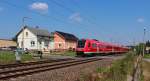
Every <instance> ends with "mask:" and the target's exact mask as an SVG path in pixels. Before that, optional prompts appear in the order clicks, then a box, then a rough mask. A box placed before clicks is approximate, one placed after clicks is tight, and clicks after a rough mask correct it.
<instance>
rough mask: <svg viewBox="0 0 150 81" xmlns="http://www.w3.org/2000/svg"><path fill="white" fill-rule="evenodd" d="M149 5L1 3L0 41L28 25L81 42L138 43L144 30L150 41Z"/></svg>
mask: <svg viewBox="0 0 150 81" xmlns="http://www.w3.org/2000/svg"><path fill="white" fill-rule="evenodd" d="M149 4H150V0H0V39H11V38H12V37H14V36H15V35H16V34H17V32H19V30H20V29H21V28H22V26H23V25H27V26H30V27H36V26H38V27H39V28H41V29H46V30H49V32H53V31H56V30H57V31H62V32H68V33H72V34H74V35H76V36H77V37H78V38H91V39H98V40H101V41H106V42H112V43H116V44H123V45H129V44H134V43H139V42H142V41H143V36H144V33H143V32H144V29H146V35H145V40H149V39H150V5H149ZM24 17H25V18H24ZM23 18H24V23H23Z"/></svg>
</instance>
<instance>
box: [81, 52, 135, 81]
mask: <svg viewBox="0 0 150 81" xmlns="http://www.w3.org/2000/svg"><path fill="white" fill-rule="evenodd" d="M134 61H135V55H134V54H132V53H129V54H127V56H126V57H125V58H123V59H121V60H116V61H114V62H113V63H112V65H111V66H110V67H99V68H97V70H96V72H95V73H94V76H93V74H92V75H91V76H87V77H88V78H87V77H86V80H81V81H91V80H92V81H127V78H128V77H127V76H128V75H130V76H131V75H132V73H133V69H134Z"/></svg>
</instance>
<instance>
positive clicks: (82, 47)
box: [76, 39, 86, 56]
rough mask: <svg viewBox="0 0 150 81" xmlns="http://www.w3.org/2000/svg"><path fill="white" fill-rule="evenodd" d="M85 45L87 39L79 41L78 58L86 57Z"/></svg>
mask: <svg viewBox="0 0 150 81" xmlns="http://www.w3.org/2000/svg"><path fill="white" fill-rule="evenodd" d="M85 43H86V40H85V39H81V40H78V43H77V48H76V54H77V56H83V55H84V47H85Z"/></svg>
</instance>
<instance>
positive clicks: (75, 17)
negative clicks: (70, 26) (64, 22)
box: [69, 12, 83, 23]
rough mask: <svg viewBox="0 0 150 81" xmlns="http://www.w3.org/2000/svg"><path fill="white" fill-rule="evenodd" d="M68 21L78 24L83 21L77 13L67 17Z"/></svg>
mask: <svg viewBox="0 0 150 81" xmlns="http://www.w3.org/2000/svg"><path fill="white" fill-rule="evenodd" d="M69 19H70V20H71V21H74V22H78V23H80V22H82V21H83V19H82V17H81V15H80V13H78V12H77V13H73V14H72V15H71V16H70V17H69Z"/></svg>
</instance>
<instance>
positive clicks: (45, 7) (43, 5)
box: [29, 2, 48, 12]
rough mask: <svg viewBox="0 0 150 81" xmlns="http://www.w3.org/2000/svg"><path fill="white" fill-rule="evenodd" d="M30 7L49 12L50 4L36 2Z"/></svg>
mask: <svg viewBox="0 0 150 81" xmlns="http://www.w3.org/2000/svg"><path fill="white" fill-rule="evenodd" d="M29 7H30V9H32V10H36V11H40V12H47V11H48V4H47V3H43V2H35V3H32V4H31V5H30V6H29Z"/></svg>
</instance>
